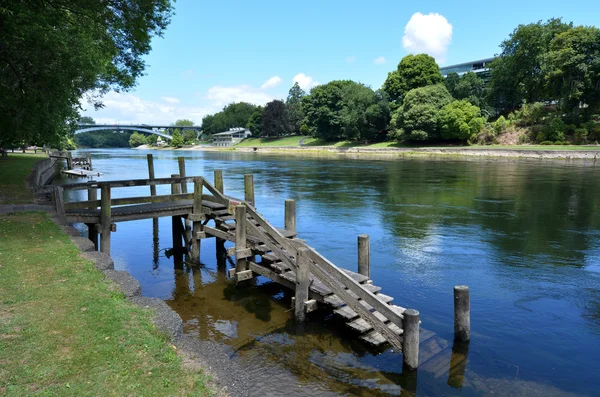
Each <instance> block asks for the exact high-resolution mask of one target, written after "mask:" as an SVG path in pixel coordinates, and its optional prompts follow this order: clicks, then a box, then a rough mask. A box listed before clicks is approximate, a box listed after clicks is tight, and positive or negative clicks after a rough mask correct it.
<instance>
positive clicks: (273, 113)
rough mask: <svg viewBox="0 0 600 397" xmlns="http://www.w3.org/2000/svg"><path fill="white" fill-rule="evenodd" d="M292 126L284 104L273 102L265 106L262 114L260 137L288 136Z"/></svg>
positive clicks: (277, 101) (278, 101)
mask: <svg viewBox="0 0 600 397" xmlns="http://www.w3.org/2000/svg"><path fill="white" fill-rule="evenodd" d="M292 131H293V130H292V125H291V123H290V117H289V115H288V112H287V109H286V108H285V103H283V101H280V100H274V101H271V102H269V103H267V104H266V105H265V109H264V110H263V113H262V132H261V136H270V137H274V136H281V135H289V134H290V133H291V132H292Z"/></svg>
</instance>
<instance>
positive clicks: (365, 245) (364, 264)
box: [358, 234, 371, 278]
mask: <svg viewBox="0 0 600 397" xmlns="http://www.w3.org/2000/svg"><path fill="white" fill-rule="evenodd" d="M358 273H359V274H362V275H363V276H366V277H369V278H371V243H370V241H369V235H368V234H361V235H359V236H358Z"/></svg>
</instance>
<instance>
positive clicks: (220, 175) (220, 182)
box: [215, 170, 223, 193]
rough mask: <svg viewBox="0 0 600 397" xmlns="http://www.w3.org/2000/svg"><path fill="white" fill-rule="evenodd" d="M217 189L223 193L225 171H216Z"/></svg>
mask: <svg viewBox="0 0 600 397" xmlns="http://www.w3.org/2000/svg"><path fill="white" fill-rule="evenodd" d="M215 189H217V190H218V191H220V192H221V193H223V171H222V170H215Z"/></svg>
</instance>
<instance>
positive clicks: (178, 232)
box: [171, 174, 185, 253]
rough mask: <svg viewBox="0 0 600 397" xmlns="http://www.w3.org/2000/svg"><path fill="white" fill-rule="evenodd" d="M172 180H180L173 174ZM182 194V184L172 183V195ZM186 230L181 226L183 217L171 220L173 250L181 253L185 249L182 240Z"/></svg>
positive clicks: (175, 217)
mask: <svg viewBox="0 0 600 397" xmlns="http://www.w3.org/2000/svg"><path fill="white" fill-rule="evenodd" d="M171 178H179V175H178V174H172V175H171ZM180 193H181V183H176V182H175V183H172V184H171V194H180ZM184 230H185V228H184V227H183V225H182V224H181V217H180V216H174V217H172V218H171V235H172V236H173V249H174V250H175V251H176V252H177V253H179V252H181V248H183V244H182V241H181V240H182V238H183V231H184Z"/></svg>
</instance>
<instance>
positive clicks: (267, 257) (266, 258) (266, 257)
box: [262, 253, 279, 262]
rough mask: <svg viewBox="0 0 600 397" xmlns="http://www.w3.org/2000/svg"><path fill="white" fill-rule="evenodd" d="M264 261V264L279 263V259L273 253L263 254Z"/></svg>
mask: <svg viewBox="0 0 600 397" xmlns="http://www.w3.org/2000/svg"><path fill="white" fill-rule="evenodd" d="M262 259H263V262H264V261H266V262H278V261H279V258H278V257H277V256H276V255H275V254H273V253H268V254H263V255H262Z"/></svg>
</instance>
